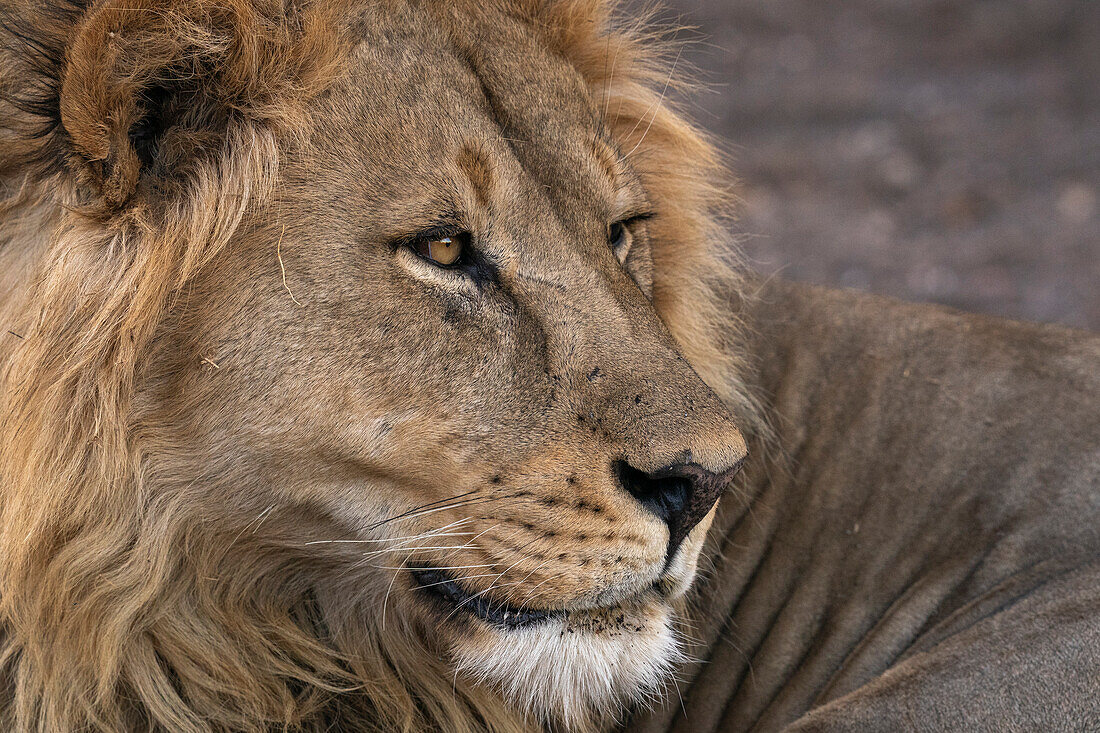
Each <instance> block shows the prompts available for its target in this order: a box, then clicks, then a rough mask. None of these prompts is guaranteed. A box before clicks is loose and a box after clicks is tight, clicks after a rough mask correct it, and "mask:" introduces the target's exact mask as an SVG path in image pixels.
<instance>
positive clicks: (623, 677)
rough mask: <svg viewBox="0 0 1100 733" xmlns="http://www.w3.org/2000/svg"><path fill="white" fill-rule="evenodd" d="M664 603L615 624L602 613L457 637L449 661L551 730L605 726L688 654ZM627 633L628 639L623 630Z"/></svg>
mask: <svg viewBox="0 0 1100 733" xmlns="http://www.w3.org/2000/svg"><path fill="white" fill-rule="evenodd" d="M670 616H671V614H669V613H668V612H667V611H665V610H661V611H656V612H654V613H652V614H651V617H649V618H646V619H644V620H643V621H640V622H637V623H635V624H632V625H631V627H630V628H628V629H620V628H616V627H615V625H614V624H607V623H604V622H601V621H600V620H591V621H589V620H584V619H570V620H569V621H561V620H557V621H553V622H551V623H545V624H542V625H539V626H535V627H533V628H526V629H519V630H515V631H513V632H512V633H510V634H509V638H502V637H500V636H499V635H493V636H488V635H486V636H485V637H484V638H482V637H481V636H480V635H475V636H474V637H472V638H470V639H463V640H461V641H460V642H459V643H458V646H457V649H456V650H455V651H454V656H455V664H456V665H457V668H458V669H459V671H460V672H462V673H464V674H466V675H467V676H469V677H470V678H471V679H473V680H475V681H476V682H478V683H480V684H484V685H488V686H490V687H491V688H493V689H495V690H498V691H499V692H500V693H501V694H502V695H503V696H504V698H505V699H506V700H508V701H509V702H510V703H511V704H512V706H514V707H515V708H516V709H518V710H523V711H527V712H528V713H529V714H530V715H531V716H532V717H533V718H534V720H536V721H537V722H538V723H539V724H540V725H541V726H543V727H546V728H550V729H553V730H571V731H591V730H603V729H606V728H607V727H609V726H610V725H611V724H613V723H615V722H617V721H618V720H620V719H621V718H622V716H623V715H624V714H625V713H626V712H628V711H629V710H630V709H632V708H633V707H634V706H635V705H638V704H640V703H642V702H645V701H650V700H653V699H655V698H656V697H657V693H658V692H659V691H660V690H662V689H663V688H664V686H665V685H666V683H667V681H668V680H669V678H670V677H671V675H672V673H673V671H674V670H675V669H676V667H677V666H678V665H680V664H681V663H683V662H685V661H687V658H686V657H685V655H684V654H683V652H682V651H681V648H680V642H679V640H678V639H677V637H676V635H675V633H674V632H673V627H672V621H671V618H670ZM627 634H629V637H630V643H629V644H625V645H624V644H623V643H622V638H621V637H622V636H624V635H627Z"/></svg>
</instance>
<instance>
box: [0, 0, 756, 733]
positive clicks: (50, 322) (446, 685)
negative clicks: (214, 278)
mask: <svg viewBox="0 0 1100 733" xmlns="http://www.w3.org/2000/svg"><path fill="white" fill-rule="evenodd" d="M348 4H349V3H345V2H335V1H332V2H317V3H314V4H312V5H309V6H308V7H307V8H306V9H305V10H302V11H300V12H299V11H287V10H285V7H287V6H286V5H284V3H283V2H282V0H220V2H218V3H209V2H204V1H203V0H178V1H176V2H170V3H159V2H153V0H130V1H129V2H127V3H126V4H125V5H126V8H125V9H124V10H123V9H119V8H117V7H116V8H114V13H115V14H114V15H113V16H111V17H107V16H105V14H104V12H105V11H104V10H103V8H104V6H105V5H108V4H104V3H99V4H93V3H90V2H87V1H84V0H72V1H71V2H53V3H40V5H39V7H38V8H37V9H36V10H35V11H33V12H29V13H28V12H27V11H26V9H25V8H23V7H22V6H20V7H19V8H18V9H17V8H16V7H15V5H14V4H8V3H5V4H4V5H0V43H2V45H3V47H4V48H3V51H2V52H0V53H2V55H0V60H2V63H3V66H4V68H5V69H10V70H12V71H13V73H12V74H11V79H10V80H7V81H5V82H4V84H5V86H4V87H3V88H0V95H2V97H0V129H2V131H0V267H10V268H11V269H10V272H12V273H19V275H18V282H16V281H14V279H13V278H14V277H15V275H12V276H10V277H9V278H8V279H5V276H3V275H0V319H2V322H0V323H2V329H0V547H3V548H4V549H3V551H2V552H0V726H3V727H4V729H6V730H28V731H29V730H79V729H85V728H87V727H92V728H101V729H105V730H138V729H146V728H151V729H170V730H178V731H204V730H261V729H265V728H266V726H269V725H284V726H288V727H294V728H300V729H303V730H326V729H328V728H329V727H330V726H332V725H335V726H336V727H337V728H339V729H340V730H356V729H362V730H376V729H377V730H395V729H405V730H409V729H418V728H424V727H440V728H442V729H446V730H453V731H463V730H475V729H480V728H485V727H489V728H490V729H493V730H515V729H522V728H524V727H527V726H528V725H530V722H529V721H524V720H523V719H521V718H517V717H516V714H515V713H513V712H511V711H509V710H508V709H506V708H505V707H504V705H503V703H502V702H501V701H499V700H498V699H497V698H496V697H495V696H493V695H492V694H490V692H489V691H486V690H482V689H479V688H477V687H466V686H458V687H457V689H456V686H455V685H454V684H453V682H452V679H451V677H450V674H449V672H448V670H447V669H446V667H445V666H444V664H443V663H442V662H438V661H436V657H435V656H433V655H432V654H431V653H429V652H426V651H424V650H423V649H420V648H419V647H418V644H419V643H420V642H419V641H418V640H417V639H416V638H415V633H414V632H413V631H412V630H411V629H404V628H401V625H400V623H396V624H391V626H390V627H389V628H387V629H386V630H385V631H384V632H382V631H380V630H379V629H375V628H373V627H370V626H368V625H367V624H366V622H363V621H360V620H358V617H362V616H365V614H357V613H356V604H363V603H367V602H369V599H366V598H357V599H354V600H351V601H347V608H346V612H345V613H344V617H345V621H344V622H343V623H342V625H340V626H339V627H327V626H326V624H325V622H323V621H322V620H321V619H320V618H319V617H318V614H317V613H315V603H314V602H315V600H316V599H315V598H314V597H313V595H312V593H313V590H312V588H313V583H312V581H313V580H314V575H312V574H313V573H318V572H322V571H319V570H316V568H314V567H313V566H311V564H310V559H309V556H308V553H305V552H301V553H297V554H289V553H287V552H284V551H276V550H274V549H273V548H272V547H271V546H268V545H264V544H263V542H262V541H261V540H260V539H257V538H256V537H254V536H253V534H254V533H253V534H247V535H244V534H243V533H241V532H239V531H236V530H237V529H238V527H236V526H234V525H233V524H232V523H231V524H230V525H229V526H228V527H226V526H219V527H217V528H214V527H213V525H211V524H209V523H206V522H204V521H203V517H202V508H201V507H193V506H186V505H184V504H183V502H181V501H174V500H171V499H167V498H165V497H164V496H160V495H152V494H150V493H149V492H148V491H147V490H146V480H147V477H146V476H145V466H144V463H143V450H144V448H143V442H142V422H141V414H142V413H141V405H140V404H138V403H136V402H135V392H134V386H135V383H136V381H137V380H138V379H139V378H140V370H141V365H142V357H143V354H145V353H146V352H147V350H148V349H149V347H150V344H151V342H152V340H153V339H154V337H155V334H156V331H157V328H158V325H159V324H160V323H161V321H162V319H164V318H165V316H166V315H167V314H168V313H169V312H170V310H171V307H172V304H173V300H174V298H176V297H177V295H178V294H180V293H181V290H182V289H183V288H184V287H185V286H186V284H187V283H188V282H189V280H190V279H191V278H192V277H193V276H194V275H195V273H196V272H198V271H199V270H200V269H201V268H203V267H206V266H207V265H208V264H209V263H211V262H212V261H213V260H214V259H215V258H216V256H217V255H218V253H219V251H221V250H222V249H223V247H224V246H225V245H226V243H227V242H228V241H229V240H230V239H231V238H232V237H233V235H234V233H235V231H236V229H237V227H238V225H239V224H240V222H241V221H242V218H243V217H244V216H245V215H246V213H248V212H250V211H257V210H261V209H262V207H263V206H264V205H265V202H266V201H267V200H268V197H269V196H270V194H271V192H272V187H273V183H274V181H275V179H276V176H277V172H278V167H279V151H280V149H281V144H282V141H284V140H285V139H287V138H289V137H292V136H293V135H294V134H295V127H296V115H298V114H300V113H301V112H302V109H303V103H304V102H305V101H306V100H307V99H309V98H310V97H311V96H312V95H314V94H316V93H317V92H318V91H319V90H321V89H323V88H324V86H325V84H326V83H327V82H328V81H329V80H331V79H332V78H334V77H335V76H336V75H337V74H338V73H339V71H340V68H341V67H340V58H341V55H342V51H343V49H345V48H346V47H347V46H348V42H349V39H348V37H347V35H348V34H347V33H345V32H344V31H345V29H346V28H348V26H347V25H346V23H345V20H346V17H347V16H348V14H349V13H350V12H351V10H350V9H349V8H348V7H347V5H348ZM475 5H476V4H475ZM508 7H509V8H510V9H511V10H512V11H513V12H514V13H515V14H517V15H519V16H521V17H523V18H525V19H526V20H527V21H528V22H529V23H530V24H531V26H532V27H533V28H534V29H536V32H537V33H539V34H541V35H542V36H543V38H544V39H545V43H547V44H548V45H550V46H552V47H553V48H555V49H556V50H557V51H558V52H559V53H560V54H562V55H563V56H565V57H567V58H569V59H570V60H571V61H572V63H573V64H574V65H575V66H576V68H577V69H578V70H579V71H580V73H581V74H582V75H583V76H584V78H585V79H586V80H587V81H588V84H589V87H590V89H591V93H592V97H593V99H594V100H596V103H597V104H598V105H599V106H601V107H602V108H603V109H604V110H606V123H607V125H608V126H609V128H610V129H611V130H612V131H613V134H614V137H615V138H616V139H617V140H618V141H619V142H620V145H621V147H622V149H623V151H624V153H628V154H629V158H630V160H631V161H632V163H633V165H634V166H635V168H636V169H637V170H638V172H639V174H640V175H641V177H642V179H643V182H644V185H645V187H646V190H647V193H648V194H649V196H650V197H651V199H652V201H653V203H654V205H655V206H656V207H657V208H658V209H659V210H660V211H661V216H660V217H659V218H658V219H657V220H655V221H654V222H653V231H652V239H653V241H654V258H655V265H656V271H657V277H656V283H655V301H656V304H657V307H658V309H659V311H660V312H661V314H662V315H663V317H664V319H665V321H666V322H667V324H668V325H669V327H670V329H671V330H672V332H673V334H674V336H675V337H676V338H677V340H678V341H679V343H680V345H681V347H682V348H683V350H684V353H685V355H686V356H687V357H688V359H689V361H690V362H691V363H692V365H693V366H694V367H695V368H696V370H697V371H699V373H700V374H701V376H703V377H704V379H706V380H707V381H708V382H709V383H710V385H711V386H712V387H713V388H714V389H715V390H716V391H718V393H719V394H720V395H722V396H723V398H725V399H726V400H727V401H729V402H731V403H732V404H734V405H735V407H736V408H737V409H738V411H739V413H740V416H741V417H742V419H747V418H748V417H749V416H750V415H751V414H752V410H751V403H750V401H749V399H748V397H747V394H746V391H745V389H744V388H743V385H742V384H741V383H740V381H739V380H738V379H737V377H736V375H737V374H738V373H739V368H740V365H739V364H737V363H736V361H735V358H734V357H732V356H731V353H732V350H731V349H730V348H728V345H729V344H728V343H726V342H720V341H719V340H718V339H717V336H716V334H718V333H719V328H718V327H719V326H721V332H722V333H723V334H726V335H728V334H730V333H731V331H730V326H731V324H730V323H729V316H728V315H725V314H726V313H728V312H729V310H731V309H729V308H728V307H726V306H725V305H724V304H722V303H721V302H720V300H721V299H722V298H728V297H730V294H733V295H736V294H737V293H738V292H739V288H738V285H737V282H738V281H737V280H736V276H735V275H734V274H733V269H732V258H731V255H730V253H729V251H728V248H726V247H723V246H722V243H725V242H728V241H729V236H728V234H727V233H726V231H725V227H724V224H723V222H722V220H721V218H720V217H721V212H722V211H724V209H725V206H726V200H727V193H728V192H727V187H726V186H725V185H724V184H723V182H724V181H725V180H726V178H725V175H724V173H723V168H722V165H721V161H720V158H719V156H718V155H717V154H716V153H715V151H714V148H713V147H712V146H711V145H710V144H709V143H708V142H707V140H706V139H705V138H704V136H703V135H702V134H701V133H700V132H699V131H698V130H697V129H696V128H694V127H693V126H692V125H691V124H690V123H688V122H687V121H686V120H685V118H684V117H683V116H682V115H681V114H680V113H679V112H678V111H677V110H676V108H675V106H674V105H672V104H670V102H669V100H668V98H667V91H668V90H669V88H672V87H674V86H675V81H674V69H673V68H672V63H671V62H672V59H671V58H670V57H669V54H668V53H667V48H668V46H667V44H661V43H658V42H656V39H655V38H654V37H653V35H652V34H651V33H649V32H647V31H645V30H644V28H643V26H641V25H631V26H628V27H625V28H624V27H621V26H620V25H619V24H618V23H617V22H616V21H615V20H613V14H614V12H615V7H614V3H609V2H604V1H603V0H560V1H558V2H554V1H551V0H515V1H514V2H510V3H508ZM475 12H479V11H473V10H471V13H475ZM119 28H124V29H125V33H126V36H127V38H129V39H131V40H130V41H129V42H130V44H131V45H129V46H128V47H126V48H125V49H123V51H118V53H117V54H116V55H115V56H113V57H112V56H110V54H108V53H107V52H106V51H105V49H116V51H117V48H116V47H115V46H114V45H113V39H114V38H115V36H114V34H115V33H116V32H117V31H118V29H119ZM135 59H140V61H135ZM127 61H128V62H129V63H130V64H131V65H130V66H129V67H127V68H126V70H125V73H122V72H121V71H119V69H120V68H122V65H124V64H125V63H127ZM210 69H217V71H216V73H213V74H211V75H210V77H209V85H210V86H209V88H205V87H204V88H203V89H201V90H199V91H198V92H197V94H199V96H201V99H199V100H197V101H198V102H201V104H202V105H209V104H214V103H216V102H217V101H218V100H234V101H233V114H230V115H224V116H218V115H213V116H212V118H211V119H212V122H211V124H216V143H212V142H211V141H210V140H208V139H199V138H196V139H193V140H191V141H190V144H191V148H189V149H187V150H180V151H178V155H179V157H180V159H181V160H186V161H187V165H186V166H184V167H183V169H182V170H181V171H180V172H178V174H176V175H174V176H173V178H172V184H171V187H169V188H167V189H166V190H160V191H155V192H150V191H149V190H145V189H142V187H141V185H140V183H139V181H138V178H137V173H136V171H137V166H138V161H137V160H136V159H134V160H129V159H124V158H123V159H115V158H113V157H112V156H113V154H114V152H115V151H114V149H113V148H112V141H111V140H110V139H107V138H106V137H105V134H104V133H103V131H102V128H101V127H97V125H96V124H95V121H96V120H97V119H99V118H100V117H102V116H104V115H116V116H117V115H122V116H123V117H124V118H125V117H126V116H127V115H129V116H130V117H128V118H127V119H131V120H136V119H139V118H140V115H141V113H142V111H141V109H139V108H138V107H135V106H134V104H135V103H134V102H133V101H132V100H134V99H140V98H141V93H139V92H137V91H135V90H136V89H138V88H147V87H148V86H149V84H150V83H151V80H160V81H163V74H164V73H166V70H171V72H170V73H171V74H174V75H176V78H182V77H183V76H185V75H187V74H193V73H199V72H200V71H202V72H203V73H208V74H209V73H210ZM104 70H107V71H110V72H112V73H102V72H104ZM206 78H207V77H204V79H206ZM160 81H158V83H160ZM63 92H64V94H63ZM63 100H66V101H63ZM127 100H131V101H127ZM127 105H129V106H127ZM108 169H109V175H105V174H104V172H105V170H108ZM662 244H663V246H662ZM719 284H720V286H721V287H722V288H724V290H722V291H721V292H719V291H718V290H717V288H718V287H719ZM720 313H721V315H720ZM727 337H728V338H733V337H732V336H723V338H727ZM251 519H252V518H241V519H240V521H239V523H238V525H239V527H244V526H246V522H247V521H251ZM231 529H232V530H233V531H230V530H231ZM242 537H243V538H242ZM210 577H217V578H218V579H219V583H218V584H216V586H215V587H211V586H210V585H209V584H203V583H201V582H199V581H201V580H202V579H204V578H210ZM410 659H417V660H427V661H421V662H418V663H417V665H409V664H407V663H406V662H405V661H403V660H410Z"/></svg>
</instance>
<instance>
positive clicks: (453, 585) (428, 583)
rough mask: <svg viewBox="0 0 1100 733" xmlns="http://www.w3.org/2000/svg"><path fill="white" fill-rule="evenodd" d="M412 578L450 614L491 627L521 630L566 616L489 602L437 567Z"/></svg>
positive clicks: (415, 570) (415, 573)
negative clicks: (462, 614)
mask: <svg viewBox="0 0 1100 733" xmlns="http://www.w3.org/2000/svg"><path fill="white" fill-rule="evenodd" d="M412 577H413V580H414V581H415V583H416V588H417V589H418V590H420V591H422V592H424V593H426V594H428V595H430V596H432V597H434V598H435V599H437V600H438V601H440V602H441V603H443V604H445V605H446V606H447V607H449V608H450V609H452V610H451V613H459V612H465V613H468V614H471V615H473V616H476V617H477V618H479V619H481V620H482V621H484V622H485V623H487V624H489V625H490V626H497V627H500V628H505V629H518V628H523V627H526V626H533V625H535V624H538V623H542V622H544V621H550V620H551V619H555V618H560V617H561V616H562V615H563V612H562V611H545V610H538V609H529V608H521V607H518V606H513V605H510V604H507V603H501V602H500V601H493V600H490V599H488V598H486V597H485V596H484V595H483V594H482V593H472V592H470V591H468V590H466V589H464V588H463V587H462V586H461V585H459V584H458V581H456V580H455V579H454V578H453V577H451V576H450V575H448V574H447V573H446V572H445V571H443V570H438V569H436V568H432V567H417V568H412Z"/></svg>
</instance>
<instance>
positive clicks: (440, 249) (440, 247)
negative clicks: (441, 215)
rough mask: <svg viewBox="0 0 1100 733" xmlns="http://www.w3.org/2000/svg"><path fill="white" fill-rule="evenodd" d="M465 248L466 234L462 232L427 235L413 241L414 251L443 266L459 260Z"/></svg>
mask: <svg viewBox="0 0 1100 733" xmlns="http://www.w3.org/2000/svg"><path fill="white" fill-rule="evenodd" d="M465 250H466V241H465V236H464V235H461V234H455V235H447V236H438V235H437V236H433V237H425V238H424V239H418V240H417V241H416V242H414V243H413V251H415V252H416V253H417V254H418V255H420V256H421V257H423V258H424V259H426V260H430V261H431V262H434V263H435V264H437V265H440V266H441V267H450V266H451V265H453V264H455V263H456V262H458V261H459V260H460V259H462V253H463V252H464V251H465Z"/></svg>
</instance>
